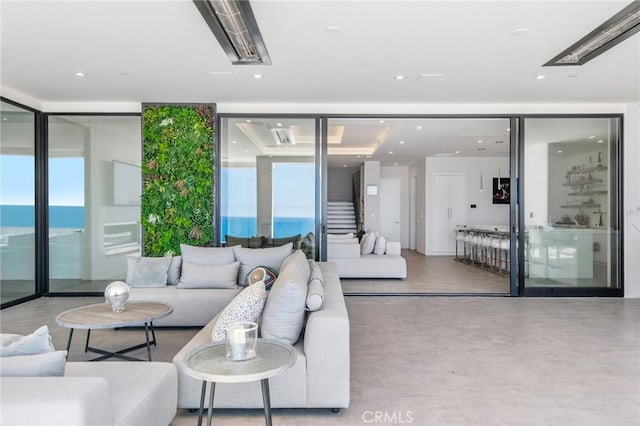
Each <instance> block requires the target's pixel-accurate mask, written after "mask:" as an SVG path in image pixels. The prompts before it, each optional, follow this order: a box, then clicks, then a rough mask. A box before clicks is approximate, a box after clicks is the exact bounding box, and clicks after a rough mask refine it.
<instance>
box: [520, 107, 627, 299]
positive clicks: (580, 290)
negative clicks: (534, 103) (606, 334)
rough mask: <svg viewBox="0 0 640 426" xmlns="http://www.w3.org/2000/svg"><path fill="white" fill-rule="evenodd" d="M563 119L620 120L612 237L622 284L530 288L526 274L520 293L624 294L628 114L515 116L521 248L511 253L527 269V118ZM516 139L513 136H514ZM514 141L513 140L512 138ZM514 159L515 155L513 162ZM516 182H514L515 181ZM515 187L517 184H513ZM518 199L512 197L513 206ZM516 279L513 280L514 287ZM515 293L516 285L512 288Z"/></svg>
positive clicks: (572, 295) (521, 281)
mask: <svg viewBox="0 0 640 426" xmlns="http://www.w3.org/2000/svg"><path fill="white" fill-rule="evenodd" d="M545 118H550V119H562V118H579V119H582V118H584V119H589V118H594V119H598V118H604V119H615V120H617V128H616V132H615V137H616V142H617V143H616V144H615V145H614V149H615V151H614V154H615V156H612V159H613V158H615V162H616V163H615V166H616V168H615V176H616V179H617V186H616V188H615V195H616V200H617V210H616V215H615V219H616V222H615V225H616V227H615V228H614V227H611V228H610V230H611V231H616V232H615V235H614V236H613V237H611V238H615V240H616V243H617V247H618V255H617V256H616V258H615V261H613V260H612V267H613V269H614V271H615V272H617V275H618V282H619V287H617V288H608V287H526V286H525V275H524V273H522V274H517V275H516V277H517V293H516V295H520V296H527V297H624V214H623V212H624V174H623V171H624V170H623V158H622V156H623V150H624V149H623V148H624V114H622V113H611V114H526V115H518V116H514V117H513V119H515V120H517V121H518V131H517V158H516V161H517V163H518V164H517V176H518V179H517V197H515V198H516V200H515V202H516V204H517V206H515V207H516V211H517V241H518V250H517V254H516V253H514V251H513V250H512V253H511V256H512V258H513V257H514V256H517V259H518V263H517V264H518V270H519V271H524V270H525V269H524V267H525V262H526V259H525V217H524V216H525V200H524V197H523V196H524V195H526V194H525V193H524V184H525V178H524V171H525V158H524V147H525V123H526V120H527V119H545ZM512 139H513V135H512ZM512 143H513V140H512ZM513 160H514V158H512V161H513ZM512 183H513V182H512ZM512 187H513V186H512ZM513 202H514V200H513V199H512V207H511V208H512V209H513V208H514V205H513ZM513 284H514V282H513V279H512V286H513ZM512 292H513V288H512ZM512 294H513V293H512Z"/></svg>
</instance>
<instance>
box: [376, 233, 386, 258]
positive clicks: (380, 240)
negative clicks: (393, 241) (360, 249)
mask: <svg viewBox="0 0 640 426" xmlns="http://www.w3.org/2000/svg"><path fill="white" fill-rule="evenodd" d="M385 250H387V239H386V238H385V237H377V238H376V246H375V248H374V249H373V254H377V255H381V254H384V252H385Z"/></svg>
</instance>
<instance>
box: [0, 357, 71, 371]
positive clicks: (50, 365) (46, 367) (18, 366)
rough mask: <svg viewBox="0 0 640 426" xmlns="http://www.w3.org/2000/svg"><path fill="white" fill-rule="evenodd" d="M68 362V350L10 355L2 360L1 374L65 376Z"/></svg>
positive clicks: (0, 363)
mask: <svg viewBox="0 0 640 426" xmlns="http://www.w3.org/2000/svg"><path fill="white" fill-rule="evenodd" d="M66 363H67V351H55V352H46V353H40V354H35V355H19V356H9V357H5V358H3V359H2V361H1V362H0V376H2V377H12V376H14V377H15V376H22V377H33V376H63V375H64V367H65V365H66Z"/></svg>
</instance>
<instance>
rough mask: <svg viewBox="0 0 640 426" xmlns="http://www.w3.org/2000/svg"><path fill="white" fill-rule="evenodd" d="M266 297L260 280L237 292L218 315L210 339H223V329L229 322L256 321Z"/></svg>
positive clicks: (215, 340)
mask: <svg viewBox="0 0 640 426" xmlns="http://www.w3.org/2000/svg"><path fill="white" fill-rule="evenodd" d="M266 299H267V290H265V288H264V283H263V282H262V281H259V282H257V283H255V284H251V285H250V286H249V287H247V288H245V289H244V290H242V291H241V292H240V293H238V295H237V296H236V297H234V299H233V300H232V301H231V302H229V304H228V305H227V307H226V308H224V310H223V311H222V312H221V313H220V315H218V319H217V320H216V323H215V324H214V325H213V329H212V330H211V341H212V342H219V341H224V338H225V331H226V329H227V328H228V327H229V326H230V325H231V324H235V323H237V322H245V321H249V322H256V321H257V320H258V318H259V317H260V314H261V313H262V309H263V308H264V304H265V300H266Z"/></svg>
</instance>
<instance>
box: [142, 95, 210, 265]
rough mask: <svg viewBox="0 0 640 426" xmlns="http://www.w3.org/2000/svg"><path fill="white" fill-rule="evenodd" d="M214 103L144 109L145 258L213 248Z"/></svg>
mask: <svg viewBox="0 0 640 426" xmlns="http://www.w3.org/2000/svg"><path fill="white" fill-rule="evenodd" d="M214 115H215V104H177V105H171V104H162V105H158V104H148V105H143V109H142V120H143V121H142V137H143V140H142V180H143V191H142V203H141V225H142V228H143V230H144V233H143V256H157V257H160V256H164V255H165V254H166V253H168V252H172V253H174V254H179V253H180V244H181V243H182V244H189V245H193V246H210V245H213V244H214V234H215V232H214V228H213V224H214V223H215V217H214V211H215V210H214V199H213V194H214V193H215V190H214V189H215V183H214V177H215V173H214V164H215V161H214V160H215V142H214V131H215V129H214Z"/></svg>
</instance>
